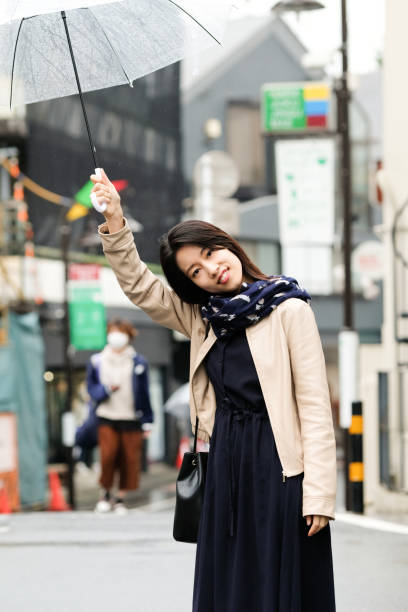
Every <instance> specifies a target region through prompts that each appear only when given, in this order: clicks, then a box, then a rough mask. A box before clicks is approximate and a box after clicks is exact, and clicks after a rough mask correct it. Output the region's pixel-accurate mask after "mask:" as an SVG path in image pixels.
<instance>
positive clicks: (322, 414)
mask: <svg viewBox="0 0 408 612" xmlns="http://www.w3.org/2000/svg"><path fill="white" fill-rule="evenodd" d="M91 178H92V180H93V182H94V183H95V186H94V188H93V189H94V193H95V195H96V197H97V198H101V199H102V198H103V199H104V200H105V201H106V202H107V209H106V211H105V212H104V215H105V218H106V223H105V224H103V225H101V226H100V228H99V232H100V235H101V237H102V242H103V248H104V251H105V254H106V256H107V258H108V260H109V262H110V264H111V266H112V268H113V269H114V271H115V274H116V276H117V278H118V281H119V283H120V285H121V287H122V289H123V291H124V292H125V293H126V295H127V296H128V297H129V299H130V300H131V301H133V302H134V303H135V304H137V305H138V306H139V307H140V308H142V309H143V310H144V311H145V312H146V313H147V314H148V315H149V316H150V317H151V318H152V319H154V320H155V321H156V322H158V323H160V324H161V325H164V326H166V327H169V328H171V329H174V330H177V331H179V332H181V333H182V334H184V335H185V336H187V337H189V338H190V339H191V350H190V410H191V422H192V425H193V430H195V427H196V423H198V437H199V438H202V439H203V440H205V441H210V452H209V457H208V468H207V477H206V484H205V495H204V502H203V508H202V514H201V520H200V527H199V533H198V540H197V557H196V571H195V582H194V597H193V612H219V611H222V612H252V611H256V612H334V610H335V601H334V586H333V568H332V557H331V544H330V528H329V525H328V522H329V519H330V518H334V501H335V490H336V452H335V441H334V433H333V421H332V415H331V408H330V399H329V393H328V386H327V379H326V371H325V363H324V357H323V351H322V347H321V343H320V338H319V333H318V330H317V326H316V322H315V319H314V316H313V312H312V309H311V308H310V305H309V303H310V296H309V295H308V293H307V292H306V291H305V290H304V289H302V288H301V287H300V286H299V284H298V282H297V281H296V280H295V279H293V278H290V277H286V276H282V275H279V276H276V277H268V276H266V275H265V274H263V273H262V272H261V270H259V269H258V268H257V267H256V266H255V265H254V264H253V262H252V261H251V260H250V259H249V258H248V256H247V255H246V253H245V252H244V251H243V249H242V247H241V246H240V245H239V244H238V243H237V241H236V240H234V238H232V237H231V236H229V235H228V234H226V233H225V232H224V231H222V230H221V229H219V228H218V227H215V226H214V225H210V224H209V223H205V222H203V221H195V220H191V221H186V222H183V223H179V224H178V225H176V226H175V227H173V228H172V229H171V230H170V231H169V232H168V233H167V234H166V235H165V236H163V238H162V239H161V244H160V257H161V263H162V267H163V270H164V273H165V275H166V277H167V280H168V282H169V284H170V288H169V287H167V286H165V285H164V284H163V283H162V282H161V281H160V280H159V279H158V278H157V277H155V276H154V274H153V273H152V272H150V271H149V270H148V268H147V267H146V265H145V264H144V263H143V262H142V261H141V260H140V257H139V255H138V253H137V250H136V246H135V243H134V240H133V237H132V234H131V232H130V229H129V227H128V225H127V222H126V220H125V219H124V218H123V214H122V208H121V205H120V197H119V195H118V194H117V192H116V190H115V188H114V187H113V185H112V184H111V183H110V181H109V179H108V178H107V176H106V175H105V174H102V178H101V179H98V178H97V177H96V176H92V177H91Z"/></svg>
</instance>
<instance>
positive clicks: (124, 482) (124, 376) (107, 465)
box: [87, 319, 153, 514]
mask: <svg viewBox="0 0 408 612" xmlns="http://www.w3.org/2000/svg"><path fill="white" fill-rule="evenodd" d="M107 331H108V334H107V341H108V342H107V345H106V346H105V348H104V349H103V351H101V352H100V353H97V354H95V355H92V357H91V360H90V363H89V365H88V371H87V388H88V393H89V395H90V397H91V399H92V401H93V402H94V404H95V405H96V416H97V419H98V445H99V452H100V461H101V478H100V485H101V488H102V491H101V496H100V499H99V501H98V503H97V504H96V507H95V510H96V511H97V512H108V511H110V510H113V511H114V512H115V513H117V514H125V513H126V511H127V509H126V506H125V495H126V492H127V491H133V490H135V489H137V488H138V486H139V480H140V466H141V451H142V442H143V437H147V436H148V435H149V432H150V429H151V425H152V423H153V413H152V408H151V405H150V397H149V386H148V365H147V362H146V360H145V358H144V357H143V356H142V355H139V354H138V353H136V351H135V350H134V348H133V347H132V346H131V345H130V341H131V340H132V339H133V338H134V336H136V333H137V332H136V330H135V329H134V328H133V326H132V325H131V323H129V322H128V321H125V320H123V319H114V320H112V321H109V323H108V328H107ZM116 472H118V475H119V488H118V491H117V493H116V495H115V496H113V494H112V487H113V484H114V477H115V475H116Z"/></svg>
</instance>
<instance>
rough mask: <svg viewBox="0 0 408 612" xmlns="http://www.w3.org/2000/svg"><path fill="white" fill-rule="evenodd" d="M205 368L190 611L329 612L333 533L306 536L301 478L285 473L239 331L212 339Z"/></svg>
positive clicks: (332, 603) (331, 606)
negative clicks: (211, 402) (205, 422)
mask: <svg viewBox="0 0 408 612" xmlns="http://www.w3.org/2000/svg"><path fill="white" fill-rule="evenodd" d="M265 357H266V358H267V356H265ZM206 368H207V372H208V375H209V378H210V380H211V382H212V384H213V386H214V389H215V393H216V398H217V410H216V415H215V425H214V431H213V435H212V437H211V444H210V454H209V458H208V472H207V481H206V491H205V500H204V507H203V513H202V517H201V525H200V531H199V536H198V545H197V558H196V571H195V581H194V597H193V612H334V611H335V599H334V585H333V566H332V553H331V541H330V528H329V526H327V527H325V528H324V529H323V530H321V531H320V532H319V533H317V534H316V535H314V536H312V537H308V536H307V527H306V521H305V519H304V518H303V517H302V479H303V474H300V475H298V476H293V477H290V478H286V479H284V478H283V476H282V466H281V463H280V460H279V456H278V453H277V450H276V445H275V440H274V436H273V433H272V428H271V426H270V422H269V419H268V414H267V411H266V406H265V402H264V399H263V396H262V392H261V388H260V385H259V381H258V377H257V374H256V370H255V365H254V363H253V360H252V356H251V353H250V350H249V346H248V342H247V340H246V335H245V332H238V333H236V334H235V335H234V336H232V338H231V339H229V340H227V341H224V340H217V342H216V343H215V345H214V346H213V348H212V349H211V351H210V352H209V354H208V356H207V358H206Z"/></svg>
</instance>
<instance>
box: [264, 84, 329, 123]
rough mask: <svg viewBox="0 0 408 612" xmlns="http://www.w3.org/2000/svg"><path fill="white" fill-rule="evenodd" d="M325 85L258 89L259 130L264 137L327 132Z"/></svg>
mask: <svg viewBox="0 0 408 612" xmlns="http://www.w3.org/2000/svg"><path fill="white" fill-rule="evenodd" d="M330 112H331V86H330V84H329V83H324V82H322V83H320V82H319V83H316V82H313V81H310V82H304V83H268V84H266V85H263V87H262V129H263V131H264V132H267V133H280V132H312V131H319V130H323V131H324V130H328V129H329V128H330Z"/></svg>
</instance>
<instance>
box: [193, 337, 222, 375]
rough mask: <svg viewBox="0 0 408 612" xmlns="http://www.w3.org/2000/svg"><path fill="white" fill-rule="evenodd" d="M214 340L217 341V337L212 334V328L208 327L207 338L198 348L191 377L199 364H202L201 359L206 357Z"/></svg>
mask: <svg viewBox="0 0 408 612" xmlns="http://www.w3.org/2000/svg"><path fill="white" fill-rule="evenodd" d="M216 340H217V336H216V335H215V334H214V332H213V329H212V327H210V331H209V332H208V336H207V338H206V339H205V340H204V342H203V343H202V345H201V346H200V348H199V350H198V353H197V357H196V360H195V362H194V367H193V371H192V376H194V374H195V372H196V371H197V369H198V367H199V366H200V364H201V363H202V361H203V359H204V358H205V356H206V355H207V353H208V351H209V350H210V348H211V347H212V345H213V344H214V343H215V342H216Z"/></svg>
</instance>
